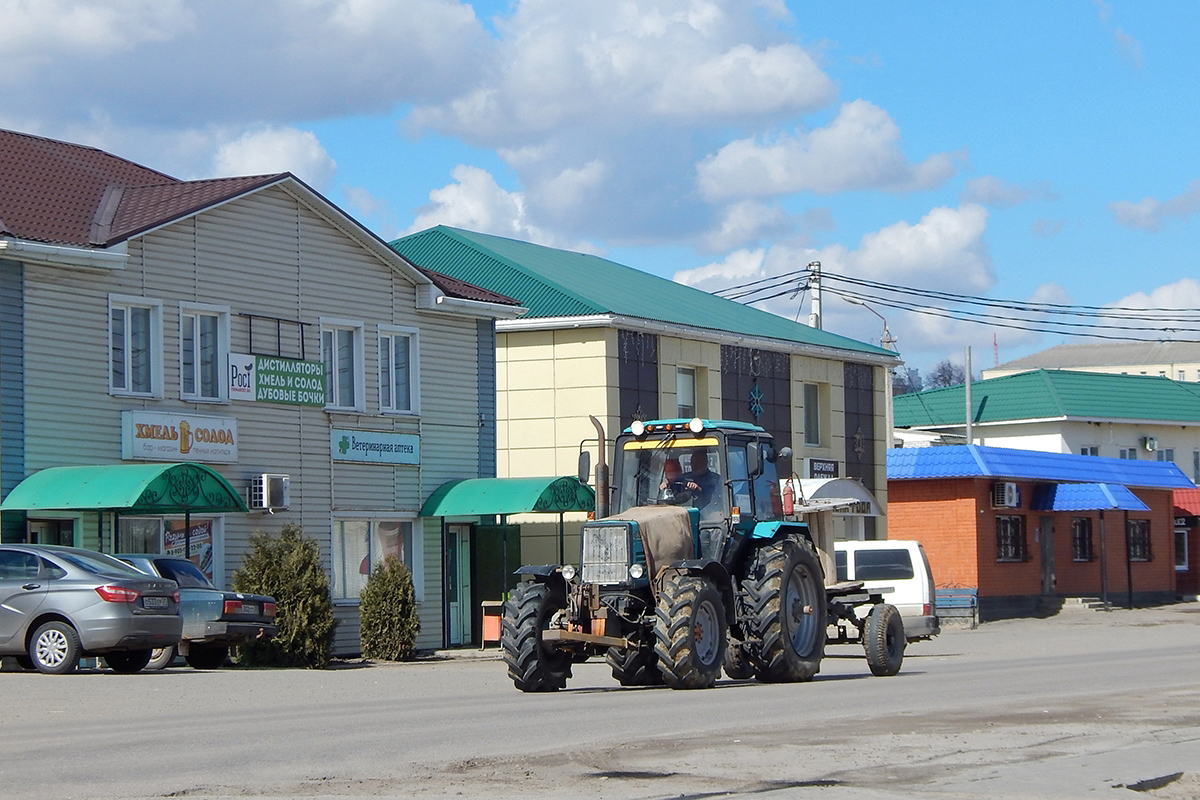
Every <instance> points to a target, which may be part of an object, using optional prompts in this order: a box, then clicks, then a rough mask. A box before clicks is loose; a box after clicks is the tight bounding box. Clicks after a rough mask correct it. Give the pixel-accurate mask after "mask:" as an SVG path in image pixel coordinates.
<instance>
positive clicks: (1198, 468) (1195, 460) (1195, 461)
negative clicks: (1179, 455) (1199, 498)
mask: <svg viewBox="0 0 1200 800" xmlns="http://www.w3.org/2000/svg"><path fill="white" fill-rule="evenodd" d="M1192 483H1200V450H1193V451H1192Z"/></svg>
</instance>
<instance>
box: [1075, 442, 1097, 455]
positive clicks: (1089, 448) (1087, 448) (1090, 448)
mask: <svg viewBox="0 0 1200 800" xmlns="http://www.w3.org/2000/svg"><path fill="white" fill-rule="evenodd" d="M1079 455H1081V456H1098V455H1100V446H1099V445H1095V444H1085V445H1084V446H1083V447H1081V448H1079Z"/></svg>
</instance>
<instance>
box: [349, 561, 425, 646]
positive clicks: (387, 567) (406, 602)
mask: <svg viewBox="0 0 1200 800" xmlns="http://www.w3.org/2000/svg"><path fill="white" fill-rule="evenodd" d="M358 597H359V606H358V619H359V638H360V639H361V640H362V654H363V658H375V659H380V660H383V661H410V660H412V659H413V658H414V657H416V654H417V634H418V633H419V632H420V631H421V623H420V622H419V621H418V620H417V602H416V598H415V596H414V595H413V582H412V573H411V572H409V570H408V567H406V566H404V564H403V563H401V562H400V559H398V558H396V557H395V556H388V557H387V558H385V559H384V560H383V563H382V564H379V565H378V566H377V567H376V568H375V571H374V572H372V573H371V575H370V576H369V577H368V578H367V585H366V586H364V587H363V590H362V592H360V593H359V596H358Z"/></svg>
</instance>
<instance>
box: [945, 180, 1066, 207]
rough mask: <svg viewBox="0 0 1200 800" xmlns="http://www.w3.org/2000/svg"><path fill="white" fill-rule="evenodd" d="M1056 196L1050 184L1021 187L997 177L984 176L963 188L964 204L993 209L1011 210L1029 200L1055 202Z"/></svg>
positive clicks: (970, 181)
mask: <svg viewBox="0 0 1200 800" xmlns="http://www.w3.org/2000/svg"><path fill="white" fill-rule="evenodd" d="M1054 199H1055V195H1054V193H1053V192H1051V191H1050V188H1049V186H1048V184H1045V183H1039V184H1036V185H1033V186H1020V185H1018V184H1015V183H1006V182H1004V181H1002V180H1000V179H999V178H997V177H996V176H995V175H984V176H982V177H979V178H972V179H971V180H969V181H967V185H966V186H965V187H964V188H963V193H962V202H964V203H979V204H980V205H985V206H992V207H993V208H1011V207H1013V206H1016V205H1020V204H1021V203H1024V202H1026V201H1029V200H1054Z"/></svg>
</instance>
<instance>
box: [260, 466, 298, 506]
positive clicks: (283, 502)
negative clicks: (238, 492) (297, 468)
mask: <svg viewBox="0 0 1200 800" xmlns="http://www.w3.org/2000/svg"><path fill="white" fill-rule="evenodd" d="M291 482H292V479H291V476H289V475H278V474H272V473H269V472H268V473H263V474H262V475H255V476H254V477H253V478H251V479H250V507H251V508H255V509H260V510H266V511H274V510H276V509H286V508H288V507H289V506H290V505H291V501H292V496H291Z"/></svg>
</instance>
